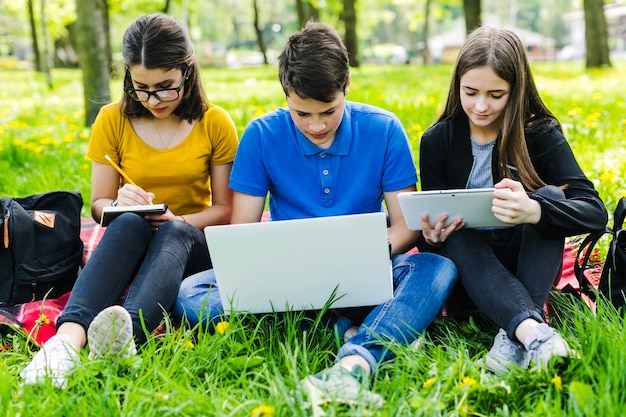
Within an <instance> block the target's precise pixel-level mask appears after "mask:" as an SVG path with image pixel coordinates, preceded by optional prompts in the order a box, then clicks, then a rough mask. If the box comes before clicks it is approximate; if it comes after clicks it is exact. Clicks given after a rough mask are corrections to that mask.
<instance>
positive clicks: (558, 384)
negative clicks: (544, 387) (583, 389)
mask: <svg viewBox="0 0 626 417" xmlns="http://www.w3.org/2000/svg"><path fill="white" fill-rule="evenodd" d="M550 382H552V385H554V388H556V390H557V391H561V388H563V380H562V379H561V377H560V376H558V375H556V374H555V375H554V377H553V378H552V381H550Z"/></svg>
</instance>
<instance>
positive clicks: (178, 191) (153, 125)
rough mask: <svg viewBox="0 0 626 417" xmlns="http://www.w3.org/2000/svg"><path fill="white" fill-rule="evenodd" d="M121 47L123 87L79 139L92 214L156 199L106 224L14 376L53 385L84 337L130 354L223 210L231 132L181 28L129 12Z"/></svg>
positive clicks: (61, 382)
mask: <svg viewBox="0 0 626 417" xmlns="http://www.w3.org/2000/svg"><path fill="white" fill-rule="evenodd" d="M122 55H123V57H124V64H125V67H126V72H125V76H124V92H125V94H124V96H123V97H122V99H121V100H120V101H119V102H118V103H113V104H109V105H106V106H104V107H103V108H102V109H101V111H100V113H99V115H98V117H97V119H96V121H95V123H94V125H93V129H92V136H91V140H90V143H89V147H88V150H87V157H88V158H90V159H91V160H92V189H91V202H90V204H91V211H92V216H93V218H94V219H95V220H96V221H99V219H100V216H101V214H102V210H103V207H105V206H109V205H114V206H115V205H117V206H131V205H145V204H151V203H166V204H167V206H168V210H167V211H166V212H165V213H164V214H160V215H150V216H140V215H138V214H134V213H125V214H122V215H121V216H119V217H117V218H116V219H115V220H113V221H112V222H111V223H110V224H109V226H108V227H107V230H106V232H105V233H104V235H103V237H102V240H101V241H100V243H99V245H98V247H97V249H96V250H95V252H94V254H93V255H92V256H91V258H90V259H89V262H88V263H87V265H86V266H85V268H84V269H83V270H82V272H81V273H80V276H79V277H78V280H77V281H76V284H75V286H74V288H73V290H72V293H71V296H70V298H69V300H68V303H67V306H66V307H65V309H64V311H63V313H62V315H61V316H60V317H59V319H58V321H57V334H56V335H55V336H54V337H52V338H51V339H50V340H49V341H48V342H47V343H46V344H45V345H44V346H43V348H42V349H41V350H40V351H39V352H38V353H37V354H36V355H35V357H34V358H33V360H32V362H31V363H30V364H29V365H28V366H27V367H26V368H25V369H24V370H23V371H22V373H21V376H22V377H23V378H24V379H25V382H26V383H37V382H40V381H42V380H44V379H45V378H46V377H49V378H50V379H51V381H52V382H53V383H54V384H55V385H57V386H65V385H66V384H67V375H68V373H69V371H70V370H71V369H72V368H73V367H74V366H75V365H76V364H77V363H78V362H79V359H78V358H79V356H78V351H79V350H80V349H82V348H83V347H85V345H87V344H88V346H89V350H90V353H89V356H90V357H103V356H109V355H113V356H128V355H131V354H134V352H135V351H136V349H135V344H136V343H138V344H141V343H144V342H145V341H146V340H147V336H148V335H149V334H150V333H151V332H152V331H153V330H155V329H156V328H157V327H158V326H159V324H160V323H161V321H162V320H163V314H164V312H167V311H169V310H170V308H171V307H172V305H173V303H174V300H175V299H176V295H177V293H178V287H179V285H180V282H181V280H182V279H183V278H184V277H186V276H187V275H189V274H192V273H195V272H198V271H201V270H205V269H208V268H210V267H211V265H210V257H209V254H208V249H207V245H206V241H205V238H204V234H203V233H202V230H203V229H204V227H206V226H210V225H216V224H225V223H228V222H229V221H230V215H231V201H232V194H231V192H230V190H229V188H228V178H229V176H230V171H231V166H232V162H233V159H234V157H235V152H236V149H237V144H238V138H237V133H236V129H235V125H234V123H233V121H232V119H231V118H230V116H229V115H228V113H227V112H226V111H225V110H224V109H222V108H221V107H219V106H217V105H215V104H212V103H209V102H208V101H207V99H206V96H205V93H204V89H203V88H202V84H201V79H200V73H199V67H198V64H197V62H196V60H195V58H194V49H193V45H192V43H191V40H190V38H189V34H188V32H187V29H186V28H185V27H184V26H183V25H182V24H181V23H179V22H178V21H177V20H175V19H174V18H172V17H170V16H167V15H162V14H153V15H148V16H143V17H140V18H138V19H137V20H136V21H134V22H133V23H132V24H131V25H130V27H128V29H127V30H126V32H125V34H124V38H123V49H122ZM105 156H108V157H110V159H111V163H109V161H107V159H106V157H105ZM114 164H117V166H119V168H121V171H122V172H123V173H124V174H126V175H120V173H119V172H118V171H117V170H116V169H115V168H116V167H115V166H114ZM129 180H130V181H129Z"/></svg>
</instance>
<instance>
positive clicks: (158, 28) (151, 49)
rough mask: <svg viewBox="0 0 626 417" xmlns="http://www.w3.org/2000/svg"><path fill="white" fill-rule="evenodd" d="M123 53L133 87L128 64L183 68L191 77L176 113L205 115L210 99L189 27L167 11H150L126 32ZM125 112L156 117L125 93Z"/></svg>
mask: <svg viewBox="0 0 626 417" xmlns="http://www.w3.org/2000/svg"><path fill="white" fill-rule="evenodd" d="M122 56H123V57H124V64H125V66H126V72H125V76H124V87H125V88H126V87H130V88H132V86H133V85H132V80H131V77H130V73H129V72H128V68H129V67H131V66H133V65H143V66H144V67H146V68H148V69H154V68H159V69H164V70H166V71H170V70H173V69H180V70H181V73H183V74H184V72H185V68H188V69H187V79H186V81H185V86H184V89H183V98H182V100H181V102H180V104H179V105H178V107H177V108H176V110H175V111H174V114H175V115H176V116H178V117H180V118H182V119H185V120H187V121H189V122H190V123H191V122H192V121H193V120H197V119H201V118H202V116H203V115H204V113H205V111H206V109H207V108H208V102H207V99H206V96H205V93H204V88H203V87H202V79H201V77H200V71H199V67H198V63H197V62H196V59H195V57H194V48H193V44H192V42H191V39H190V38H189V33H188V31H187V28H186V27H185V26H184V25H183V24H182V23H180V22H179V21H177V20H176V19H174V18H173V17H171V16H168V15H166V14H158V13H156V14H150V15H146V16H142V17H140V18H138V19H137V20H135V21H134V22H133V23H132V24H131V25H130V26H129V27H128V28H127V29H126V32H124V37H123V45H122ZM121 105H122V108H123V109H124V112H125V114H126V115H127V116H129V117H152V114H151V113H150V111H148V110H147V109H146V108H145V107H144V106H143V105H142V104H141V103H139V102H136V101H134V100H133V99H131V98H130V97H129V96H128V95H126V94H125V95H124V97H123V98H122V102H121Z"/></svg>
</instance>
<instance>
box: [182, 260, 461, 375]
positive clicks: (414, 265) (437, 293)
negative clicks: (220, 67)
mask: <svg viewBox="0 0 626 417" xmlns="http://www.w3.org/2000/svg"><path fill="white" fill-rule="evenodd" d="M392 266H393V283H394V292H393V298H392V299H391V300H389V301H387V302H386V303H384V304H381V305H379V306H376V307H374V308H373V309H372V310H371V311H369V313H368V314H367V316H366V317H365V319H364V320H363V322H362V323H361V325H360V326H359V328H358V331H357V333H356V334H355V335H354V336H353V337H352V338H350V340H348V341H347V342H346V343H345V344H344V345H343V346H342V347H341V349H340V350H339V353H338V355H337V359H340V358H342V357H344V356H348V355H354V354H357V355H360V356H362V357H363V358H365V359H366V360H367V362H368V363H369V365H370V367H371V369H372V370H375V369H376V367H377V365H378V363H380V362H381V361H384V360H388V359H391V358H392V357H393V353H392V352H391V351H390V350H389V348H388V347H386V345H385V343H384V342H385V341H394V342H397V343H400V344H403V345H409V344H410V343H412V342H413V341H414V340H415V339H416V338H417V336H419V335H420V334H421V333H422V332H423V331H424V330H425V329H426V328H427V327H428V326H429V325H430V323H431V322H432V321H433V319H434V318H435V317H436V316H437V314H438V313H439V311H440V310H441V307H442V306H443V304H444V302H445V301H446V299H447V298H448V295H449V294H450V291H451V290H452V287H453V286H454V284H455V282H456V278H457V272H456V267H455V266H454V263H453V262H451V261H450V260H449V259H446V258H444V257H442V256H439V255H435V254H432V253H420V254H414V255H397V256H394V258H393V260H392ZM338 310H341V309H338ZM223 313H224V309H223V307H222V302H221V300H220V295H219V290H218V288H217V282H216V280H215V273H214V272H213V270H212V269H211V270H207V271H203V272H200V273H198V274H196V275H192V276H190V277H188V278H186V279H185V280H183V282H182V284H181V288H180V290H179V292H178V298H177V300H176V304H175V306H174V309H173V314H174V317H175V318H178V319H180V320H183V319H184V320H186V321H187V322H188V323H189V324H191V325H197V324H198V323H199V322H200V321H202V322H203V324H205V325H211V324H214V323H215V322H216V321H218V320H219V317H220V316H221V315H222V314H223ZM344 327H345V326H344Z"/></svg>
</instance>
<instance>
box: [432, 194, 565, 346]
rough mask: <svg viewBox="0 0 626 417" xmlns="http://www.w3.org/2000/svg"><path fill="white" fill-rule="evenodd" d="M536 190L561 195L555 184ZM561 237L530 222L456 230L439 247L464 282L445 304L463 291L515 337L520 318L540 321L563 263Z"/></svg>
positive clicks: (459, 300)
mask: <svg viewBox="0 0 626 417" xmlns="http://www.w3.org/2000/svg"><path fill="white" fill-rule="evenodd" d="M536 192H537V193H541V194H543V195H548V196H550V197H551V198H556V199H558V198H565V196H564V194H563V192H562V191H561V190H560V189H558V188H557V187H554V186H546V187H542V188H540V189H539V190H537V191H536ZM564 241H565V238H564V237H550V236H546V235H544V234H542V233H540V232H539V231H537V230H536V229H535V228H534V227H533V225H530V224H521V225H517V226H515V227H511V228H503V229H483V230H480V229H475V230H470V229H468V230H463V229H462V230H458V231H456V232H454V233H453V234H452V235H451V236H450V237H449V238H448V239H447V240H446V242H445V243H444V245H443V246H442V248H441V250H440V251H439V253H440V254H441V255H444V256H446V257H447V258H449V259H452V260H453V261H454V263H455V264H456V266H457V268H458V273H459V284H460V285H461V286H462V288H460V289H459V288H455V290H454V292H453V295H452V297H451V298H450V300H449V301H448V304H451V303H454V302H460V303H462V302H463V301H464V300H462V299H461V298H462V297H463V294H465V296H467V295H469V297H470V298H471V301H473V303H474V304H475V305H476V306H477V307H478V308H479V309H480V310H481V311H482V312H483V313H485V315H487V317H489V318H490V319H491V320H493V321H494V322H495V323H496V324H497V325H498V326H500V327H501V328H503V329H505V330H506V331H507V335H508V336H509V338H510V339H511V340H517V338H516V337H515V329H517V326H518V325H519V324H520V323H521V322H522V321H523V320H525V319H527V318H532V319H534V320H537V321H539V322H543V307H544V305H545V302H546V300H547V298H548V294H549V292H550V289H551V288H552V285H553V284H554V282H555V280H556V278H557V277H558V275H559V272H560V271H561V267H562V264H563V245H564ZM459 290H460V291H459ZM464 291H466V292H464Z"/></svg>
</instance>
